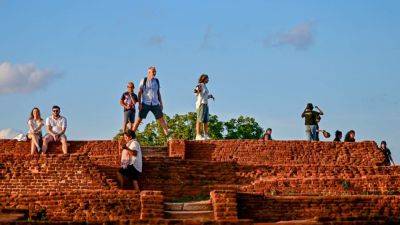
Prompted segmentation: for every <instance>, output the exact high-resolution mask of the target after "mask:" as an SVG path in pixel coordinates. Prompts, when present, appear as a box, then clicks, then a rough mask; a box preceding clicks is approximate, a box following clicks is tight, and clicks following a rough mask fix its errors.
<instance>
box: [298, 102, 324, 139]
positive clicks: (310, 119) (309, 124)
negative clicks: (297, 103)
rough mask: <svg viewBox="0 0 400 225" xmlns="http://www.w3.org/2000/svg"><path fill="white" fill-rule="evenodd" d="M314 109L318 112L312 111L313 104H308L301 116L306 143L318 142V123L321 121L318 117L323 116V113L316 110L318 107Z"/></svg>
mask: <svg viewBox="0 0 400 225" xmlns="http://www.w3.org/2000/svg"><path fill="white" fill-rule="evenodd" d="M315 108H316V109H317V110H318V112H317V111H314V106H313V104H311V103H308V104H307V106H306V109H305V110H304V112H303V113H302V114H301V117H302V118H304V124H305V126H306V135H307V140H308V141H317V140H318V136H317V135H318V133H317V132H318V121H319V120H321V118H320V116H322V115H324V113H323V112H322V110H321V109H319V108H318V106H315Z"/></svg>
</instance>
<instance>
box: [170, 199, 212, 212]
mask: <svg viewBox="0 0 400 225" xmlns="http://www.w3.org/2000/svg"><path fill="white" fill-rule="evenodd" d="M164 209H165V211H212V205H211V201H210V200H206V201H199V202H184V203H174V202H166V203H164Z"/></svg>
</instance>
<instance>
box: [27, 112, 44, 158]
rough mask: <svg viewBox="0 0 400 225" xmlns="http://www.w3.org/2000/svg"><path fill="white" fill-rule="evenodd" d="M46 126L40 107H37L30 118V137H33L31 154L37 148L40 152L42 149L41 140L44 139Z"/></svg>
mask: <svg viewBox="0 0 400 225" xmlns="http://www.w3.org/2000/svg"><path fill="white" fill-rule="evenodd" d="M43 126H44V121H43V119H42V117H41V116H40V110H39V108H37V107H35V108H33V109H32V111H31V115H30V117H29V120H28V127H29V132H28V138H29V139H31V155H33V154H34V153H35V150H37V152H38V153H40V152H41V151H42V149H41V147H40V144H41V143H40V142H41V141H42V128H43Z"/></svg>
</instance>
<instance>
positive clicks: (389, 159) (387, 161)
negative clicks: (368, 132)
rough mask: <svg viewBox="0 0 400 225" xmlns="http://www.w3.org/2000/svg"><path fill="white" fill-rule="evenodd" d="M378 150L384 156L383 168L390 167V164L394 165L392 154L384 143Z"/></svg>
mask: <svg viewBox="0 0 400 225" xmlns="http://www.w3.org/2000/svg"><path fill="white" fill-rule="evenodd" d="M380 150H381V151H382V153H383V154H384V155H385V161H384V162H383V164H384V165H385V166H390V165H391V164H393V165H396V164H395V163H394V161H393V158H392V152H391V151H390V149H388V147H387V144H386V141H382V142H381V147H380Z"/></svg>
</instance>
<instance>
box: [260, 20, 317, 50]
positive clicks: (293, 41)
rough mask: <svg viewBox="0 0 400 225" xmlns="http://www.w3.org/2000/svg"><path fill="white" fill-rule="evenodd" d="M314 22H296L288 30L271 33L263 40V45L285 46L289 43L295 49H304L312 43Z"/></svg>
mask: <svg viewBox="0 0 400 225" xmlns="http://www.w3.org/2000/svg"><path fill="white" fill-rule="evenodd" d="M313 30H314V23H313V22H305V23H301V24H298V25H297V26H295V27H293V28H292V29H290V30H289V31H286V32H281V33H277V34H275V35H271V36H269V37H267V38H266V39H265V40H264V45H265V46H267V47H269V46H274V47H277V46H285V45H290V46H293V47H294V48H296V49H297V50H306V49H308V48H309V47H310V46H311V45H312V44H313V43H314V32H313Z"/></svg>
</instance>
